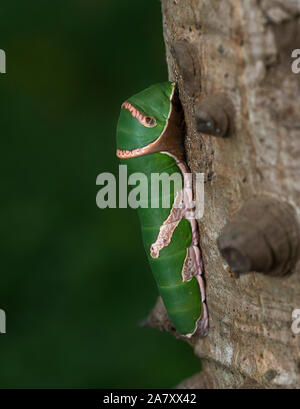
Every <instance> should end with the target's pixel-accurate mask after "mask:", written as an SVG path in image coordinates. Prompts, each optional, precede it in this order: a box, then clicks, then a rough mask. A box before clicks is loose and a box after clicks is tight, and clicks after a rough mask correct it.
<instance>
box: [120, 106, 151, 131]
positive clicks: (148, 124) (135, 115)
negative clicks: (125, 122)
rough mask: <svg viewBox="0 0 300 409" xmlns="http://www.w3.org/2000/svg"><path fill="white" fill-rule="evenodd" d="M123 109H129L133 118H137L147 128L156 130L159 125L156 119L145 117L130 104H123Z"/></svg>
mask: <svg viewBox="0 0 300 409" xmlns="http://www.w3.org/2000/svg"><path fill="white" fill-rule="evenodd" d="M121 108H124V109H127V110H128V111H129V112H130V113H131V115H132V116H133V118H136V119H137V120H138V121H139V123H141V124H142V125H143V126H145V127H146V128H154V127H155V126H156V125H157V122H156V119H155V118H153V116H150V115H145V114H143V113H142V112H140V111H139V110H138V109H137V108H135V107H134V106H133V105H132V104H131V103H130V102H127V101H126V102H123V104H122V106H121Z"/></svg>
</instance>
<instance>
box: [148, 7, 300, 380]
mask: <svg viewBox="0 0 300 409" xmlns="http://www.w3.org/2000/svg"><path fill="white" fill-rule="evenodd" d="M162 12H163V27H164V38H165V44H166V53H167V62H168V68H169V79H170V80H172V81H173V80H176V81H177V82H178V86H179V93H180V99H181V102H182V105H183V109H184V114H185V121H186V128H187V129H186V140H185V146H186V152H187V162H188V165H189V166H190V169H191V170H192V172H203V173H204V174H205V202H204V203H205V211H204V216H203V218H202V219H201V220H198V223H199V230H200V243H201V251H202V256H203V261H204V269H205V280H206V290H207V305H208V309H209V315H210V330H209V335H208V336H207V337H205V338H199V337H198V338H197V337H194V339H192V340H191V341H188V342H190V343H191V344H192V346H193V348H194V351H195V354H196V355H197V356H198V357H200V358H201V359H202V361H203V366H204V370H203V371H202V372H201V373H200V374H197V375H196V376H194V377H193V378H191V379H188V380H186V381H184V382H183V383H182V384H181V385H180V387H185V388H191V387H194V388H208V387H210V388H258V387H261V388H299V387H300V334H299V335H297V334H296V333H295V331H294V332H293V331H292V329H291V324H292V311H293V310H294V309H297V308H298V309H300V280H299V274H300V271H299V270H300V268H299V264H297V265H296V267H293V265H294V264H295V260H296V259H297V255H298V250H299V247H297V246H298V243H297V240H298V236H297V235H298V233H297V231H296V233H295V230H293V229H294V228H295V229H296V225H297V217H296V220H293V217H295V215H292V213H293V211H295V214H296V213H297V214H298V218H299V214H300V172H299V169H300V167H299V164H300V117H299V113H300V73H299V74H295V73H293V71H292V68H291V66H292V62H293V59H292V58H291V54H292V50H293V49H296V48H300V18H299V16H300V1H299V0H276V1H275V0H274V1H273V0H240V1H238V0H224V1H219V0H162ZM207 101H208V102H207ZM226 101H227V102H228V105H227V106H226V103H227V102H226ZM203 104H204V105H203ZM203 106H204V108H203ZM205 106H206V107H207V112H206V113H205V114H208V116H210V117H211V118H212V120H215V121H216V123H218V124H220V128H221V129H219V130H218V131H217V133H218V132H219V134H220V135H221V136H214V135H212V134H211V135H209V133H210V132H206V133H205V126H206V125H205V124H204V128H203V121H202V122H201V120H202V119H203V109H204V111H205ZM224 112H225V116H224V115H223V116H224V118H225V117H226V118H227V119H228V121H229V126H227V123H222V121H223V120H222V118H221V117H222V113H223V114H224ZM220 118H221V119H220ZM224 120H225V119H224ZM225 122H226V121H225ZM207 126H210V125H209V124H208V125H207ZM197 129H198V130H197ZM199 129H200V130H202V131H203V130H204V132H199ZM215 130H216V129H215ZM211 133H214V132H211ZM217 133H215V135H217ZM225 133H227V136H225V137H222V136H224V134H225ZM253 198H254V205H253V206H254V207H255V209H256V206H257V204H256V202H255V200H256V199H255V198H258V202H257V203H260V202H259V201H260V199H261V198H265V199H263V201H264V200H266V202H267V204H266V205H262V207H261V206H260V205H258V207H259V206H260V207H259V209H260V210H257V209H256V210H254V211H251V209H250V211H249V212H248V213H247V210H246V211H245V212H244V214H242V213H241V216H239V215H240V209H243V208H244V207H245V206H246V205H247V203H249V202H251V199H252V202H251V203H253ZM269 199H270V201H271V202H270V203H271V204H268V200H269ZM272 200H275V202H277V203H278V212H277V210H276V211H275V213H276V212H277V213H276V214H275V213H274V212H273V210H274V208H276V204H275V205H274V206H275V207H274V206H273V204H272V203H273V202H272ZM281 204H282V205H283V206H285V205H286V206H290V210H289V211H291V213H290V215H287V213H285V210H282V208H281ZM251 206H252V204H250V207H251ZM264 206H265V207H264ZM268 206H269V207H268ZM276 209H277V208H276ZM251 212H252V213H251ZM249 214H250V216H249ZM261 214H262V215H263V216H261ZM264 214H265V216H264ZM256 215H257V216H256ZM285 216H286V218H285ZM260 217H262V221H260ZM239 218H240V219H239ZM256 218H257V220H256ZM269 218H271V219H270V220H269ZM272 218H273V219H272ZM274 218H275V219H274ZM246 219H247V220H246ZM241 220H243V223H244V221H245V220H246V222H247V223H248V225H249V226H250V227H249V229H250V230H251V228H252V227H251V226H253V228H254V229H256V228H257V229H258V230H260V233H261V236H260V237H258V238H257V242H256V244H255V241H256V236H255V235H256V234H258V233H257V232H256V233H255V232H254V233H253V234H252V233H251V234H252V236H251V235H250V233H249V232H250V230H249V229H248V230H247V227H245V230H243V228H244V227H241V226H242V222H241ZM272 220H275V221H274V223H273V222H272ZM233 221H234V223H235V224H234V226H233V225H232V224H231V223H232V222H233ZM246 222H245V223H246ZM247 223H246V224H247ZM276 223H278V225H277V224H276ZM289 223H290V225H289ZM225 225H227V229H229V230H231V233H232V231H233V230H234V229H238V230H239V229H240V230H241V231H242V233H239V234H240V235H242V236H243V235H244V236H243V237H242V239H244V238H245V240H244V241H245V242H246V245H245V243H244V244H241V246H244V247H245V246H246V248H245V251H246V252H250V253H251V252H252V253H253V252H254V259H253V260H250V261H249V260H248V259H247V260H246V261H247V262H245V260H242V261H240V260H236V259H235V257H234V256H233V254H231V256H228V258H227V260H230V261H229V264H230V265H231V267H232V269H230V268H229V265H228V264H227V262H226V261H225V259H224V258H223V257H222V256H221V254H220V250H219V249H218V246H217V242H218V238H219V242H218V244H219V248H220V249H221V250H222V245H223V244H222V243H223V242H224V240H225V242H226V240H227V241H228V240H229V241H230V240H234V238H232V237H235V236H234V234H233V233H234V232H233V233H232V234H233V236H230V234H229V236H230V237H231V238H230V237H229V239H228V235H227V236H226V237H225V238H224V236H222V231H225V230H226V229H225V230H223V228H224V226H225ZM228 225H229V227H228ZM279 225H281V227H279ZM232 226H233V227H232ZM276 226H277V227H276ZM232 229H233V230H232ZM268 229H269V231H267V230H268ZM280 229H283V230H284V231H285V233H284V234H286V235H287V236H284V237H285V239H284V240H283V241H282V242H280V243H279V242H278V240H279V241H280V237H282V234H281V233H280V231H281V230H280ZM240 230H239V232H240ZM234 231H235V230H234ZM243 231H244V233H243ZM229 233H230V232H229ZM224 234H225V233H224ZM226 234H227V233H226ZM289 234H290V236H289ZM253 235H254V236H253ZM268 235H269V239H270V240H271V242H272V240H273V238H274V240H275V244H274V243H273V244H274V246H273V244H272V243H271V244H270V243H269V242H268V240H269V239H268V237H267V236H268ZM276 235H277V236H278V237H277V238H276V237H275V236H276ZM250 236H251V237H250ZM288 236H289V238H288ZM266 237H267V238H266ZM261 239H263V240H266V241H267V242H268V243H267V244H266V246H268V245H270V249H269V250H270V257H271V259H270V262H269V261H268V257H269V256H268V257H267V254H266V253H267V252H268V251H269V250H264V248H263V247H264V245H265V244H260V240H261ZM222 240H223V241H222ZM253 240H254V242H251V241H253ZM289 240H290V242H289ZM247 243H249V246H248V245H247ZM238 245H240V244H237V246H238ZM225 246H226V245H225ZM284 246H288V249H286V250H285V249H284V248H283V247H284ZM233 247H234V246H233ZM271 248H272V249H271ZM286 251H287V252H288V254H289V255H288V256H287V255H286V254H285V255H284V253H285V252H286ZM255 252H256V253H255ZM225 253H226V252H225V251H224V255H225ZM260 253H262V254H260ZM271 253H272V254H271ZM230 257H232V259H231V258H230ZM247 257H248V258H251V257H253V254H252V256H251V255H249V254H248V253H247ZM247 257H246V258H247ZM225 258H226V257H225ZM260 258H261V260H260ZM280 258H281V259H282V258H283V259H284V258H285V260H283V259H282V260H279V259H280ZM274 260H275V261H274ZM276 260H277V261H276ZM278 260H279V261H278ZM248 261H249V263H250V264H249V266H248V267H249V268H250V265H251V266H254V265H255V266H256V265H257V266H258V267H257V269H256V271H263V272H265V274H262V273H257V272H248V271H247V267H245V263H246V266H247V265H248V264H247V263H248ZM268 263H269V264H268ZM274 263H275V264H276V263H277V264H276V266H275V267H276V268H277V269H275V270H276V271H275V270H274V268H273V267H274ZM280 263H281V264H280ZM284 263H285V264H284ZM241 264H242V267H241ZM263 264H264V266H262V265H263ZM283 264H284V265H285V267H283ZM271 265H272V266H273V267H272V268H271V267H270V266H271ZM249 268H248V270H249ZM291 268H292V273H291V274H289V275H285V276H281V275H282V274H284V273H286V272H287V270H290V269H291ZM239 269H240V270H243V269H244V270H243V271H242V273H241V274H238V273H237V272H238V271H239ZM232 270H233V272H232ZM253 270H255V269H254V268H253ZM250 271H251V270H250ZM274 275H277V276H279V277H274ZM149 323H150V324H151V325H154V326H156V327H159V328H161V329H167V330H172V329H171V326H170V324H169V322H168V319H167V316H166V314H165V313H164V310H163V307H162V304H161V301H158V304H157V305H156V307H155V308H154V310H153V312H152V313H151V315H150V317H149Z"/></svg>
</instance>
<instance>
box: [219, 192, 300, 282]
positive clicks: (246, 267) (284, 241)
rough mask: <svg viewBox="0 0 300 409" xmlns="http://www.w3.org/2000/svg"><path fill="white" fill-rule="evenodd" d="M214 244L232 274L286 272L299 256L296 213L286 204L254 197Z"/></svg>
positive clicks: (276, 273) (274, 274)
mask: <svg viewBox="0 0 300 409" xmlns="http://www.w3.org/2000/svg"><path fill="white" fill-rule="evenodd" d="M217 245H218V248H219V251H220V253H221V255H222V256H223V258H224V259H225V260H226V261H227V263H228V264H229V266H230V268H231V270H232V271H233V272H235V273H247V272H250V271H256V272H261V273H264V274H268V275H273V276H282V275H285V274H287V273H289V272H290V271H291V269H292V268H293V267H294V265H295V263H296V261H297V260H298V257H299V225H298V221H297V217H296V213H295V211H294V209H293V208H292V206H290V205H289V204H288V203H284V202H281V201H279V200H277V199H274V198H271V197H267V196H265V197H264V196H263V197H255V198H253V199H251V200H249V201H248V202H247V203H246V204H245V205H244V206H243V207H242V208H241V209H240V210H239V212H238V213H237V214H236V215H235V216H234V218H233V220H232V221H230V222H229V223H227V224H226V226H225V227H224V229H223V231H222V232H221V234H220V236H219V238H218V240H217Z"/></svg>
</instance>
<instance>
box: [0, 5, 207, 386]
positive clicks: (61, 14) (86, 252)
mask: <svg viewBox="0 0 300 409" xmlns="http://www.w3.org/2000/svg"><path fill="white" fill-rule="evenodd" d="M0 19H1V24H0V48H1V49H4V50H5V52H6V56H7V74H1V75H0V88H1V100H0V104H1V105H0V108H1V110H0V119H1V150H0V155H1V161H0V164H1V168H2V169H1V209H0V231H1V245H0V249H1V283H0V308H1V309H4V310H5V311H6V314H7V334H3V335H0V387H1V388H3V387H9V388H14V387H22V388H28V387H38V388H40V387H45V388H48V387H71V388H74V387H78V388H79V387H81V388H82V387H98V388H104V387H119V388H121V387H124V388H130V387H137V388H142V387H145V388H151V387H172V386H174V385H176V384H177V383H178V382H180V381H181V380H182V379H184V378H185V377H188V376H191V375H193V374H194V373H195V372H197V371H199V369H200V361H199V360H198V359H197V358H196V357H195V356H194V355H193V352H192V349H191V348H190V347H189V346H188V345H187V344H186V343H184V342H182V341H179V340H176V339H174V338H173V337H172V336H171V335H169V334H167V333H160V332H158V331H156V330H153V329H141V328H139V327H138V326H137V323H138V322H139V321H140V320H142V319H143V318H144V317H146V316H147V314H148V312H149V311H150V310H151V308H152V306H153V305H154V303H155V300H156V297H157V290H156V287H155V283H154V280H153V278H152V275H151V272H150V269H149V266H148V264H147V261H146V256H145V254H144V249H143V246H142V241H141V234H140V228H139V222H138V217H137V214H136V212H135V211H134V210H131V209H105V210H100V209H98V208H97V207H96V202H95V198H96V193H97V191H98V190H99V187H97V186H96V184H95V181H96V176H97V175H98V174H99V173H101V172H112V173H114V174H115V175H117V174H118V161H117V159H116V158H115V129H116V122H117V118H118V114H119V109H120V105H121V103H122V102H123V101H124V100H125V99H126V98H127V97H129V96H131V95H132V94H134V93H136V92H138V91H140V90H142V89H143V88H145V87H147V86H149V85H151V84H152V83H155V82H160V81H164V80H166V79H167V69H166V63H165V55H164V44H163V36H162V27H161V26H162V23H161V10H160V3H159V2H158V1H156V0H151V1H145V2H141V0H131V1H125V0H118V1H117V0H114V1H112V0H109V1H108V0H107V1H99V0H72V1H71V0H64V1H62V0H51V1H47V0H38V1H37V0H27V1H24V2H20V1H16V0H10V1H8V0H7V1H4V2H2V4H1V15H0Z"/></svg>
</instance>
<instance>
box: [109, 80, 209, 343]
mask: <svg viewBox="0 0 300 409" xmlns="http://www.w3.org/2000/svg"><path fill="white" fill-rule="evenodd" d="M183 136H184V120H183V113H182V108H181V106H180V101H179V98H178V93H177V89H176V84H175V83H171V82H165V83H161V84H156V85H153V86H151V87H149V88H147V89H146V90H144V91H142V92H140V93H138V94H136V95H135V96H133V97H132V98H130V99H128V100H127V101H126V102H124V103H123V104H122V108H121V113H120V117H119V121H118V126H117V152H116V153H117V156H118V157H119V158H120V159H121V162H122V164H126V165H127V169H128V174H132V173H135V172H142V173H143V174H145V175H146V176H147V179H148V181H149V183H148V186H147V189H148V191H147V197H148V198H149V203H148V205H147V206H142V207H139V208H138V213H139V218H140V222H141V228H142V236H143V241H144V247H145V250H146V253H147V256H148V259H149V262H150V266H151V270H152V272H153V275H154V277H155V280H156V283H157V286H158V289H159V293H160V295H161V297H162V299H163V302H164V305H165V307H166V310H167V313H168V315H169V318H170V320H171V322H172V324H173V326H174V327H175V329H176V330H177V331H178V332H179V333H180V334H181V335H184V336H187V337H190V336H192V335H193V334H195V333H196V331H197V332H199V334H200V335H206V334H207V331H208V314H207V307H206V303H205V289H204V282H203V278H202V269H203V267H202V260H201V254H200V249H199V244H198V227H197V223H196V220H195V218H194V217H193V212H194V207H193V193H192V180H191V178H188V177H187V176H188V174H189V170H188V167H187V165H186V163H185V160H184V146H183ZM162 173H166V174H167V175H172V174H175V173H177V174H180V177H181V178H182V185H183V188H181V189H176V188H175V187H174V189H173V190H169V191H167V192H163V191H162V192H160V194H159V197H158V207H155V208H153V207H152V208H151V204H150V194H151V183H152V178H151V175H153V174H162ZM166 196H168V197H167V199H169V203H170V206H169V207H165V206H163V203H165V201H164V200H165V199H166Z"/></svg>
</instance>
